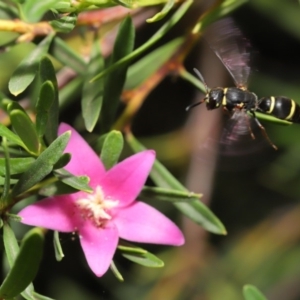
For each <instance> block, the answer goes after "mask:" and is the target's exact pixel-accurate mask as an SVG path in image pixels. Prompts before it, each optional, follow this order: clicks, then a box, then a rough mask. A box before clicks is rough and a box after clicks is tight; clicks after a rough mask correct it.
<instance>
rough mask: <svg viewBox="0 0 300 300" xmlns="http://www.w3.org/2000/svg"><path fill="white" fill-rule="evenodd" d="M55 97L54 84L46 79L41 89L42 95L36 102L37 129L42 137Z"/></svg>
mask: <svg viewBox="0 0 300 300" xmlns="http://www.w3.org/2000/svg"><path fill="white" fill-rule="evenodd" d="M54 98H55V91H54V86H53V84H52V83H51V81H45V82H44V83H43V85H42V87H41V90H40V96H39V99H38V101H37V104H36V130H37V133H38V136H39V137H40V138H41V137H42V136H43V135H44V133H45V131H46V126H47V122H48V116H49V110H50V107H51V105H52V104H53V101H54Z"/></svg>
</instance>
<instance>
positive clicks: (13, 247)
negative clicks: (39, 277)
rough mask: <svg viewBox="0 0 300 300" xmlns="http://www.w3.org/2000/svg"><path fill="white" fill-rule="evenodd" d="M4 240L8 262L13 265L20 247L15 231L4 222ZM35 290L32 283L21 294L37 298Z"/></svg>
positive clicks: (11, 217) (32, 299)
mask: <svg viewBox="0 0 300 300" xmlns="http://www.w3.org/2000/svg"><path fill="white" fill-rule="evenodd" d="M8 217H9V219H14V217H13V216H12V215H8ZM3 242H4V248H5V253H6V257H7V261H8V264H9V265H10V267H12V266H13V264H14V261H15V259H16V257H17V255H18V253H19V250H20V248H19V245H18V241H17V239H16V237H15V234H14V232H13V231H12V229H11V228H10V226H9V225H8V224H7V223H4V224H3ZM33 292H34V287H33V284H32V283H31V284H29V285H28V286H27V288H26V289H25V290H24V291H23V292H22V293H21V294H22V296H23V297H24V298H25V299H27V300H35V298H34V297H33V296H32V295H33Z"/></svg>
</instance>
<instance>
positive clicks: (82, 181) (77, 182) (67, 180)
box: [54, 169, 93, 193]
mask: <svg viewBox="0 0 300 300" xmlns="http://www.w3.org/2000/svg"><path fill="white" fill-rule="evenodd" d="M54 175H55V176H56V177H57V178H58V179H59V180H61V181H62V182H63V183H64V184H66V185H68V186H71V187H73V188H74V189H76V190H80V191H84V192H87V193H92V192H93V189H92V188H91V187H90V186H89V185H88V183H89V181H90V178H89V177H87V176H74V175H72V174H71V173H69V172H68V171H67V170H65V169H58V170H55V171H54Z"/></svg>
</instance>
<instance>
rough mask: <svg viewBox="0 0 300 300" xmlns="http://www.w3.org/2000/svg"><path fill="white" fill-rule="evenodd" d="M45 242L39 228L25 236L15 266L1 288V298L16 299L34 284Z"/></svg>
mask: <svg viewBox="0 0 300 300" xmlns="http://www.w3.org/2000/svg"><path fill="white" fill-rule="evenodd" d="M43 241H44V239H43V234H42V230H41V229H39V228H34V229H32V230H30V231H29V232H28V233H27V234H26V235H25V237H24V239H23V241H22V244H21V247H20V251H19V252H18V255H17V257H16V259H15V261H14V264H13V266H12V268H11V270H10V272H9V273H8V275H7V277H6V278H5V279H4V281H3V283H2V285H1V286H0V297H2V298H12V297H16V296H17V295H19V294H20V293H21V292H22V291H24V290H25V288H26V287H27V286H28V285H29V284H30V283H31V282H32V280H33V279H34V277H35V275H36V273H37V271H38V268H39V264H40V261H41V259H42V253H43ZM32 249H34V251H32Z"/></svg>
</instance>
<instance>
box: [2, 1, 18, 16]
mask: <svg viewBox="0 0 300 300" xmlns="http://www.w3.org/2000/svg"><path fill="white" fill-rule="evenodd" d="M18 15H19V13H18V10H17V8H16V7H14V6H13V5H11V4H10V3H5V2H4V1H1V2H0V18H1V19H5V20H9V19H15V18H17V17H18Z"/></svg>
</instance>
